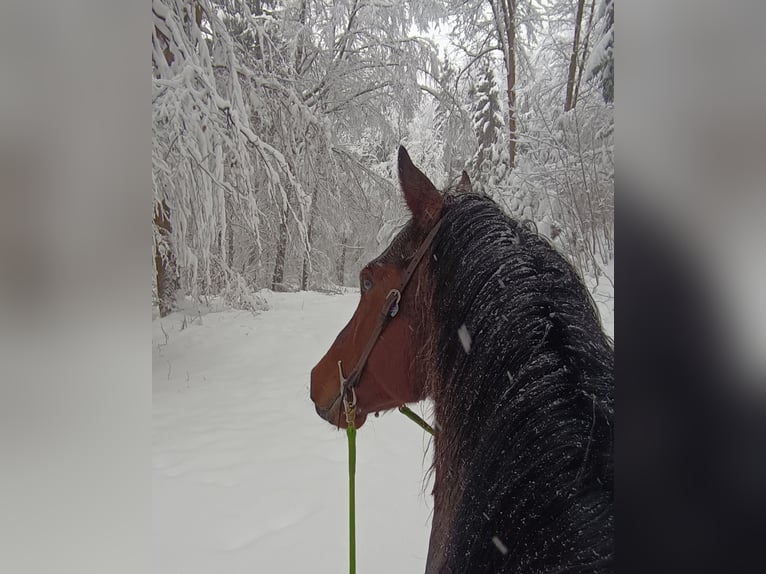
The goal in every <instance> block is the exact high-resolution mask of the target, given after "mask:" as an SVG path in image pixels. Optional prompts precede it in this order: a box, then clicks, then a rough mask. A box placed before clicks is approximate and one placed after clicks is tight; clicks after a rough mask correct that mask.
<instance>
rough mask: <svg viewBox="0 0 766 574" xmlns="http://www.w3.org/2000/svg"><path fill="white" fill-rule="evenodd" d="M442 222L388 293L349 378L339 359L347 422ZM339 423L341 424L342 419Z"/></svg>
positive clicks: (436, 226)
mask: <svg viewBox="0 0 766 574" xmlns="http://www.w3.org/2000/svg"><path fill="white" fill-rule="evenodd" d="M441 223H442V220H441V219H440V220H439V221H437V222H436V225H434V226H433V228H431V231H429V232H428V235H427V236H426V238H425V239H424V240H423V243H421V244H420V247H418V249H417V251H415V255H414V256H413V257H412V260H411V261H410V264H409V265H408V266H407V269H405V271H404V274H403V275H402V278H401V280H400V281H399V288H398V289H391V290H390V291H389V292H388V294H387V295H386V300H385V301H384V303H383V307H382V308H381V310H380V314H379V315H378V321H377V323H376V324H375V328H374V329H373V330H372V333H371V334H370V338H369V339H368V340H367V345H365V347H364V351H362V355H361V356H360V357H359V360H358V361H357V362H356V366H355V367H354V369H353V370H352V371H351V374H349V376H348V378H346V377H344V376H343V364H342V361H338V374H339V376H340V396H341V397H342V399H343V407H344V409H345V413H346V422H347V423H353V420H354V415H355V411H356V391H355V390H354V389H356V387H357V386H358V385H359V381H361V379H362V372H363V371H364V367H365V365H366V364H367V359H369V358H370V355H371V354H372V349H373V347H375V343H377V341H378V339H379V338H380V334H381V333H382V332H383V329H385V328H386V325H387V324H388V322H389V321H390V320H391V319H393V318H394V317H396V315H397V313H399V303H401V300H402V294H403V293H404V290H405V289H406V288H407V285H408V284H409V282H410V279H412V276H413V275H414V274H415V270H416V269H417V268H418V265H419V264H420V262H421V261H422V259H423V257H424V256H425V254H426V252H427V251H428V249H429V248H430V247H431V243H433V240H434V237H436V233H437V231H439V227H440V226H441ZM338 424H340V421H339V423H338Z"/></svg>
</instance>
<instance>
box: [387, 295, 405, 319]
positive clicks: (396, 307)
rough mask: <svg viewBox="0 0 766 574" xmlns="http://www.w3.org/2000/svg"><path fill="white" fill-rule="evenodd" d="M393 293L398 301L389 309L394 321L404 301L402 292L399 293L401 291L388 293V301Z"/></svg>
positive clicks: (389, 314)
mask: <svg viewBox="0 0 766 574" xmlns="http://www.w3.org/2000/svg"><path fill="white" fill-rule="evenodd" d="M391 293H395V294H396V301H395V302H394V304H393V305H391V307H389V309H388V316H389V317H391V318H392V319H393V318H394V317H396V315H397V313H399V302H400V301H401V300H402V292H401V291H399V289H391V291H389V292H388V295H386V300H388V298H389V297H390V296H391Z"/></svg>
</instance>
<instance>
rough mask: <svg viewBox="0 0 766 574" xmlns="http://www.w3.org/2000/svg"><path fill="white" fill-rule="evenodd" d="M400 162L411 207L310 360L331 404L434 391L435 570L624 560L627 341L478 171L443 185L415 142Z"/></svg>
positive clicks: (326, 411) (365, 403) (335, 408)
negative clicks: (618, 438)
mask: <svg viewBox="0 0 766 574" xmlns="http://www.w3.org/2000/svg"><path fill="white" fill-rule="evenodd" d="M398 172H399V180H400V184H401V189H402V193H403V195H404V200H405V202H406V204H407V206H408V208H409V211H410V212H411V214H412V218H411V219H410V220H409V222H408V223H407V224H406V225H405V226H404V228H403V229H402V230H401V231H400V232H399V233H398V235H397V236H396V237H395V238H394V239H393V241H392V243H391V244H390V245H389V247H388V248H387V249H386V250H385V251H384V252H383V253H382V254H381V255H380V256H379V257H377V258H376V259H374V260H373V261H371V262H370V263H368V264H367V265H366V266H365V267H364V268H363V269H362V271H361V272H360V274H359V282H360V291H361V296H360V301H359V305H358V307H357V309H356V312H355V313H354V315H353V317H351V320H350V321H349V323H348V324H347V325H346V327H345V328H344V329H343V330H342V331H341V332H340V333H339V334H338V336H337V338H336V339H335V342H334V343H333V345H332V346H331V347H330V349H329V350H328V351H327V353H326V354H325V356H324V357H323V358H322V359H321V360H320V361H319V363H317V365H316V366H315V367H314V368H313V369H312V371H311V399H312V401H313V402H314V404H315V407H316V411H317V413H318V414H319V416H321V417H322V418H323V419H325V420H326V421H327V422H329V423H330V424H332V425H333V426H337V427H340V428H345V427H346V426H347V425H346V421H345V418H344V417H343V416H342V414H343V412H344V409H343V408H342V404H343V402H344V400H345V399H346V398H347V394H349V393H353V400H354V401H355V403H356V426H357V427H361V426H362V425H363V424H364V423H365V420H366V418H367V416H368V415H369V414H370V413H376V412H378V411H383V410H387V409H392V408H395V407H398V406H400V405H403V404H405V403H412V402H417V401H420V400H422V399H425V398H431V399H432V400H433V404H434V417H435V423H434V426H435V428H436V434H435V438H434V461H433V470H434V473H435V478H434V492H433V496H434V511H433V520H432V527H431V536H430V541H429V548H428V558H427V562H426V572H427V573H429V574H431V573H440V574H441V573H451V574H463V573H473V572H477V573H479V572H481V573H484V572H503V573H532V572H535V573H537V572H539V573H543V572H545V573H551V574H552V573H554V572H556V573H561V572H589V573H590V572H612V571H613V569H614V490H613V482H614V480H613V475H614V471H613V468H614V466H613V436H614V432H613V419H614V392H613V391H614V349H613V344H612V342H611V340H610V339H609V338H608V337H607V336H606V335H605V334H604V333H603V330H602V328H601V324H600V321H599V318H598V314H597V312H596V310H595V306H594V304H593V301H592V299H591V298H590V295H589V293H588V291H587V289H586V287H585V286H584V285H583V283H582V280H581V279H580V277H579V276H578V274H577V273H576V272H575V271H574V269H573V268H572V266H571V265H570V264H569V263H567V261H566V260H565V259H564V258H563V257H562V256H561V255H560V254H559V253H558V252H556V250H555V249H553V248H552V247H551V246H550V245H549V244H548V242H547V241H546V240H545V239H543V238H542V237H541V236H539V235H538V234H537V233H536V232H534V231H532V230H530V229H528V228H527V227H525V226H524V225H521V224H520V223H518V222H516V221H514V220H513V219H511V218H510V217H508V216H507V215H505V214H504V213H503V212H502V211H501V210H500V208H499V207H498V206H497V205H496V204H495V203H494V202H493V201H492V200H491V199H489V198H487V197H484V196H480V195H477V194H474V193H473V191H472V190H471V183H470V178H469V177H468V175H467V174H466V173H465V172H463V174H462V177H461V179H460V181H459V183H458V184H457V185H456V186H455V187H454V189H449V190H447V191H446V192H445V193H444V194H442V193H440V192H439V191H438V190H437V189H436V187H435V186H434V185H433V183H431V181H430V180H429V179H428V178H427V177H426V176H425V175H424V174H423V173H422V172H421V171H420V170H419V169H418V168H417V167H415V166H414V165H413V163H412V161H411V159H410V157H409V155H408V154H407V151H406V150H405V149H404V147H400V148H399V155H398ZM351 367H353V369H352V368H351Z"/></svg>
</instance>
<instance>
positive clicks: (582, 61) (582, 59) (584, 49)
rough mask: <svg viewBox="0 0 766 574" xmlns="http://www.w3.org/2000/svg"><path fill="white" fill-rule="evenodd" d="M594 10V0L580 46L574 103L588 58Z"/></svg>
mask: <svg viewBox="0 0 766 574" xmlns="http://www.w3.org/2000/svg"><path fill="white" fill-rule="evenodd" d="M595 9H596V0H591V3H590V13H589V14H588V27H587V29H586V32H585V40H584V42H583V46H582V56H581V57H580V67H579V69H578V70H577V83H576V84H575V91H574V101H575V102H576V101H577V97H578V96H579V95H580V83H581V82H582V71H583V70H584V69H585V58H587V57H588V42H589V41H590V33H591V30H592V29H593V12H594V10H595Z"/></svg>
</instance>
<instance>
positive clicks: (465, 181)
mask: <svg viewBox="0 0 766 574" xmlns="http://www.w3.org/2000/svg"><path fill="white" fill-rule="evenodd" d="M455 192H457V193H473V187H472V186H471V178H470V177H468V174H467V173H466V171H465V170H463V175H461V176H460V181H459V182H457V187H456V188H455Z"/></svg>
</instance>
